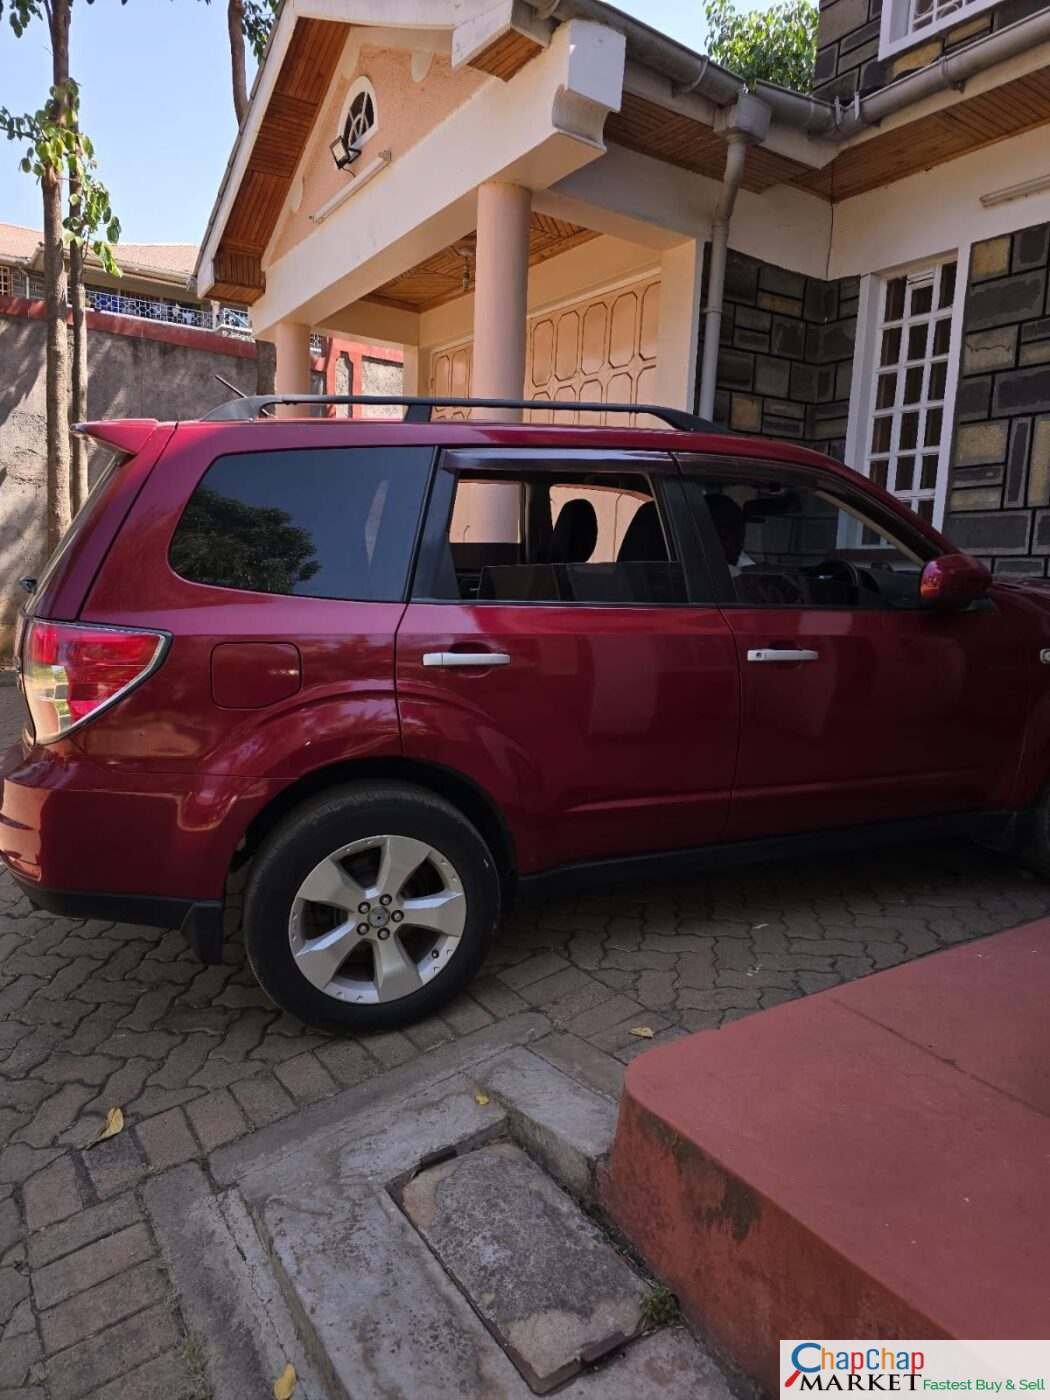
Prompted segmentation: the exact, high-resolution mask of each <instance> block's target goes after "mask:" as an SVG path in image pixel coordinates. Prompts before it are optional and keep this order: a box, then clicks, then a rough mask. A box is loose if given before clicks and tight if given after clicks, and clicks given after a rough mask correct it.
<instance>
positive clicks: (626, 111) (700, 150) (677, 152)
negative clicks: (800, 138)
mask: <svg viewBox="0 0 1050 1400" xmlns="http://www.w3.org/2000/svg"><path fill="white" fill-rule="evenodd" d="M605 139H606V140H607V141H612V142H614V143H615V144H616V145H618V146H626V147H627V149H628V150H631V151H638V152H640V153H641V154H642V155H645V156H652V157H653V158H654V159H655V160H665V161H667V162H668V163H669V164H670V165H678V166H681V168H682V169H683V170H692V171H693V172H694V173H695V174H697V175H706V176H708V177H709V178H710V179H712V180H721V179H722V176H723V175H724V173H725V168H726V143H725V141H724V140H723V139H722V137H721V136H719V135H718V134H717V133H716V132H715V131H714V130H713V129H712V128H711V127H709V126H705V125H704V124H703V122H698V121H695V120H694V119H693V118H692V117H686V116H683V115H682V114H681V113H679V112H671V111H668V110H667V108H666V107H661V106H660V105H659V104H658V103H656V102H651V101H649V99H648V98H645V97H638V96H637V95H636V94H634V93H630V92H625V93H624V95H623V106H622V107H621V109H620V111H619V112H610V113H609V116H608V117H607V118H606V122H605ZM810 173H811V172H810V167H809V166H808V165H803V164H802V162H801V161H797V160H791V159H790V157H788V156H781V155H777V154H776V153H775V152H774V151H767V150H764V149H763V148H762V147H761V146H753V147H752V148H751V149H750V150H749V151H748V153H747V163H746V165H745V167H744V180H743V184H744V188H745V189H746V190H752V191H753V192H754V193H755V194H761V193H762V191H763V190H768V189H769V188H770V187H771V186H772V185H784V184H791V183H792V182H793V181H795V180H796V179H798V178H799V177H800V176H802V175H808V174H810Z"/></svg>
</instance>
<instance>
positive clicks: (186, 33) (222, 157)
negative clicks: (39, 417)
mask: <svg viewBox="0 0 1050 1400" xmlns="http://www.w3.org/2000/svg"><path fill="white" fill-rule="evenodd" d="M752 2H753V0H752ZM618 8H620V9H623V10H625V11H628V12H629V13H631V14H633V15H635V16H637V18H639V19H643V20H645V22H646V23H647V24H650V25H652V26H653V27H654V28H657V29H662V30H664V31H665V32H666V33H668V34H671V35H672V36H673V37H674V38H676V39H678V40H680V41H681V42H683V43H685V44H688V45H689V47H690V48H694V49H698V50H701V51H702V50H703V45H704V34H705V25H704V19H703V0H619V4H618ZM743 8H748V9H750V8H751V4H750V3H747V0H745V3H744V6H743ZM70 71H71V72H72V74H73V76H74V77H75V78H76V79H77V81H78V82H79V83H80V88H81V120H82V124H83V128H84V130H85V131H86V132H87V133H88V134H89V135H90V137H91V139H92V141H93V142H94V143H95V151H96V154H97V155H98V158H99V174H100V177H101V179H102V180H103V181H104V183H105V184H106V185H107V186H108V188H109V192H110V194H111V196H112V199H113V207H114V210H115V212H116V214H117V217H118V218H119V219H120V222H121V228H122V234H121V236H122V238H123V239H124V240H125V241H126V242H129V243H198V242H199V241H200V240H201V238H202V237H203V235H204V229H205V226H206V224H207V221H208V214H209V213H210V211H211V206H212V202H213V200H214V198H215V194H216V191H217V190H218V186H219V180H220V179H221V177H222V172H223V170H224V168H225V166H226V161H227V158H228V156H229V153H230V147H231V146H232V144H233V138H234V135H235V134H236V123H235V122H234V117H233V102H232V99H231V96H230V71H229V51H228V48H227V38H226V5H225V3H224V0H212V3H211V4H209V5H206V4H204V3H203V0H127V4H125V5H122V4H121V3H120V0H94V3H93V4H84V3H83V0H80V3H77V4H75V5H74V8H73V23H72V29H71V34H70ZM49 83H50V54H49V52H48V46H47V31H46V29H45V28H44V26H43V25H42V24H40V23H36V24H33V25H32V26H31V27H30V28H29V29H28V30H27V31H26V33H25V34H24V35H23V36H22V38H21V39H16V38H15V37H14V35H13V34H12V32H11V30H10V28H9V27H8V24H7V20H6V16H5V18H4V20H3V22H2V25H0V106H5V107H8V108H9V109H10V110H11V111H13V112H22V111H35V110H36V109H37V108H38V107H39V106H40V105H41V103H42V101H43V99H44V97H45V96H46V93H47V89H48V85H49ZM21 154H22V149H21V146H20V145H15V144H10V143H8V142H0V223H11V224H24V225H26V226H27V227H30V228H38V227H39V226H40V221H41V214H40V191H39V187H38V186H37V184H36V183H35V182H34V180H33V179H32V177H31V176H28V175H23V174H22V173H21V171H20V170H19V168H18V162H19V159H20V157H21Z"/></svg>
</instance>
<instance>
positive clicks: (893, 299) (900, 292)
mask: <svg viewBox="0 0 1050 1400" xmlns="http://www.w3.org/2000/svg"><path fill="white" fill-rule="evenodd" d="M905 286H906V283H905V281H904V278H903V277H894V279H893V280H892V282H887V283H886V316H885V319H886V320H887V321H899V320H900V318H901V317H902V316H903V315H904V291H905Z"/></svg>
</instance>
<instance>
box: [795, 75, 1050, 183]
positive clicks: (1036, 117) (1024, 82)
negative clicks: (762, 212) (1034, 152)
mask: <svg viewBox="0 0 1050 1400" xmlns="http://www.w3.org/2000/svg"><path fill="white" fill-rule="evenodd" d="M1047 122H1050V68H1041V69H1039V70H1038V71H1036V72H1034V73H1029V74H1027V75H1026V76H1025V77H1023V78H1014V79H1013V80H1012V81H1011V82H1009V83H1003V84H1002V86H1001V87H997V88H992V89H990V90H989V91H988V92H982V93H979V94H978V95H977V96H975V97H964V98H963V99H962V101H960V102H956V103H955V104H954V105H953V106H951V107H946V108H945V109H944V110H943V111H940V112H933V113H931V114H930V115H929V116H927V117H920V118H919V120H918V121H914V122H907V123H905V124H904V125H903V126H898V127H895V128H894V130H892V131H885V132H880V133H879V134H878V135H877V136H873V137H871V138H870V139H869V140H867V141H862V142H861V143H860V144H859V145H857V146H851V147H849V148H848V149H847V150H844V151H842V152H840V154H839V155H837V156H836V157H835V159H834V160H833V161H832V162H831V163H830V165H826V166H824V168H823V169H822V170H813V171H810V172H809V173H808V174H806V175H804V176H802V177H801V178H800V179H797V180H795V181H794V182H793V183H795V184H797V185H798V186H799V187H800V188H802V189H806V190H811V191H812V192H813V193H814V194H819V195H821V196H822V197H823V198H824V199H830V200H833V201H835V202H837V201H839V200H843V199H851V198H852V197H853V196H854V195H858V194H864V193H865V192H866V191H867V190H874V189H878V187H879V186H880V185H889V184H892V183H893V181H895V180H901V179H903V178H904V177H905V176H906V175H915V174H918V173H919V172H920V171H922V170H929V169H930V168H931V167H933V166H935V165H943V164H944V162H945V161H949V160H954V159H955V158H956V157H957V156H962V155H966V154H968V152H970V151H976V150H979V149H980V148H981V147H982V146H990V145H991V144H992V143H993V142H995V141H1002V140H1005V138H1006V137H1008V136H1019V135H1020V134H1021V133H1022V132H1024V131H1031V130H1032V129H1033V128H1034V127H1038V126H1043V125H1044V124H1045V123H1047Z"/></svg>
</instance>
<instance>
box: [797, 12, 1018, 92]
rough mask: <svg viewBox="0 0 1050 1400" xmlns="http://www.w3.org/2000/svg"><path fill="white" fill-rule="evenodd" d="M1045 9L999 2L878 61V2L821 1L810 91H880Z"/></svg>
mask: <svg viewBox="0 0 1050 1400" xmlns="http://www.w3.org/2000/svg"><path fill="white" fill-rule="evenodd" d="M887 3H888V0H887ZM1045 7H1046V0H1005V3H1004V4H1002V5H998V6H996V7H995V8H994V9H991V10H984V11H982V12H981V13H980V14H976V15H968V14H967V13H966V11H965V10H964V11H963V12H962V15H961V18H960V21H959V23H958V24H956V25H952V26H950V27H949V28H946V29H942V30H939V31H938V32H937V33H935V34H932V35H929V36H928V37H923V36H922V35H921V34H920V35H919V36H918V37H917V39H916V42H915V43H914V44H913V45H908V46H907V47H904V48H902V49H900V50H899V51H898V52H895V53H893V54H890V55H889V56H885V57H880V55H879V41H880V32H881V28H882V9H883V0H822V3H821V7H820V27H819V30H818V34H817V46H818V47H817V66H816V72H815V86H814V88H813V91H814V93H815V94H816V95H817V96H818V97H824V98H827V99H828V100H829V101H830V100H831V99H832V98H835V97H838V98H840V99H842V100H843V101H848V100H849V99H850V98H851V97H852V96H853V94H854V93H855V92H861V93H865V92H872V91H874V90H875V89H877V88H881V87H885V85H886V84H887V83H890V82H892V81H893V79H894V78H900V77H902V76H903V75H904V74H905V73H910V72H912V71H914V69H916V68H924V67H925V66H926V65H927V64H928V63H933V62H934V61H935V60H936V59H938V58H940V56H941V54H943V53H951V52H952V50H954V49H957V48H959V47H961V45H963V44H968V43H971V42H972V41H973V40H974V39H977V38H979V37H980V36H981V35H982V34H988V33H990V32H991V31H992V30H994V29H1002V28H1003V27H1004V26H1005V25H1008V24H1013V23H1014V21H1015V20H1019V19H1024V18H1025V17H1026V16H1028V15H1030V14H1034V13H1035V12H1036V11H1037V10H1041V9H1045Z"/></svg>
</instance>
